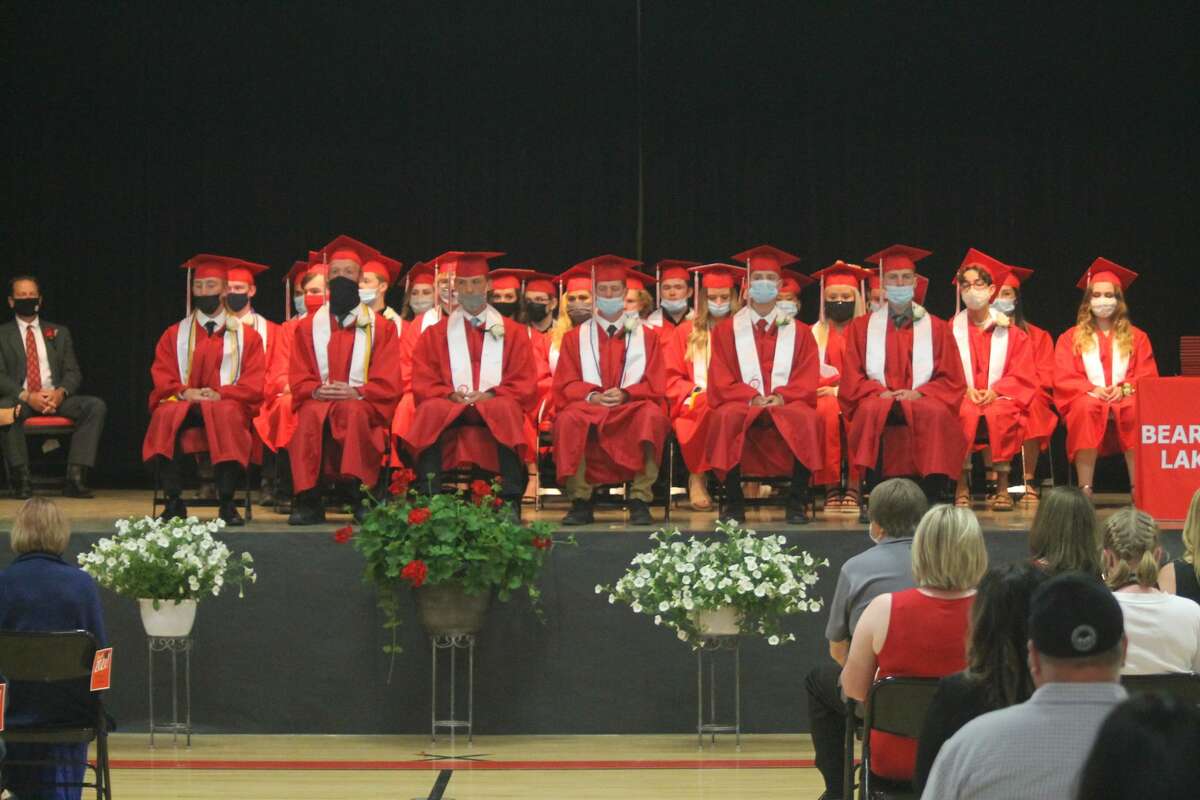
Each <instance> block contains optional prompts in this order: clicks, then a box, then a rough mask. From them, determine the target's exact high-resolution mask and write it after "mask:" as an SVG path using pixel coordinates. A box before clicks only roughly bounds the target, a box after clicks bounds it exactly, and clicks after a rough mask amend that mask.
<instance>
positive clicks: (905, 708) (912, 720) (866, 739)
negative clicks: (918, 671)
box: [843, 677, 940, 800]
mask: <svg viewBox="0 0 1200 800" xmlns="http://www.w3.org/2000/svg"><path fill="white" fill-rule="evenodd" d="M939 680H940V679H939V678H903V677H891V678H881V679H880V680H877V681H875V683H874V684H873V685H872V686H871V691H870V692H869V693H868V694H867V708H866V714H865V716H864V718H863V727H862V741H863V745H862V763H861V765H860V769H861V770H862V778H861V782H860V783H861V789H862V792H861V795H860V796H861V797H863V798H867V800H877V799H879V798H882V799H883V800H917V797H918V796H917V794H916V793H915V792H914V791H913V788H912V786H911V784H908V785H897V784H894V783H892V782H890V781H889V782H887V785H886V786H880V785H878V784H879V783H880V782H882V781H883V779H881V778H878V777H876V776H874V775H872V774H871V732H872V731H879V732H880V733H890V734H893V735H895V736H906V737H908V738H910V739H916V738H917V737H918V736H920V734H921V726H922V725H923V724H924V723H925V714H926V712H928V710H929V704H930V702H931V701H932V700H933V695H934V692H936V691H937V686H938V681H939ZM856 730H857V716H856V714H855V712H854V707H853V706H851V707H850V710H849V712H848V715H847V718H846V763H845V770H844V773H843V787H844V790H845V791H844V794H843V797H846V798H850V797H853V791H854V737H855V734H856Z"/></svg>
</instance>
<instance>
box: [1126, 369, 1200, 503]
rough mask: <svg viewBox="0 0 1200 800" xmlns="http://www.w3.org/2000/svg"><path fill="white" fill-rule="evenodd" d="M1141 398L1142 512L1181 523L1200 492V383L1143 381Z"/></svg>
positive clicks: (1139, 388) (1139, 493)
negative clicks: (1195, 496)
mask: <svg viewBox="0 0 1200 800" xmlns="http://www.w3.org/2000/svg"><path fill="white" fill-rule="evenodd" d="M1136 398H1137V425H1138V444H1137V449H1136V455H1135V459H1136V464H1137V466H1136V473H1137V477H1136V479H1135V481H1134V482H1135V484H1136V486H1137V498H1136V501H1137V505H1138V508H1140V509H1142V510H1143V511H1145V512H1146V513H1148V514H1150V515H1151V516H1152V517H1154V518H1155V519H1158V520H1182V519H1183V518H1184V517H1186V516H1187V510H1188V505H1189V504H1190V503H1191V501H1192V495H1193V494H1194V493H1195V491H1196V490H1197V489H1200V402H1197V400H1198V399H1200V378H1143V379H1142V380H1140V381H1138V385H1137V395H1136Z"/></svg>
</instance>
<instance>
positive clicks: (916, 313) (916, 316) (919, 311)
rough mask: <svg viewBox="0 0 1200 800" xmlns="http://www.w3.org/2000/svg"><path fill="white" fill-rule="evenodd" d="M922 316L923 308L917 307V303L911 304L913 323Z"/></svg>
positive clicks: (923, 313) (923, 314)
mask: <svg viewBox="0 0 1200 800" xmlns="http://www.w3.org/2000/svg"><path fill="white" fill-rule="evenodd" d="M924 316H925V306H922V305H918V304H917V303H913V304H912V318H913V321H914V322H916V321H917V320H919V319H921V318H922V317H924Z"/></svg>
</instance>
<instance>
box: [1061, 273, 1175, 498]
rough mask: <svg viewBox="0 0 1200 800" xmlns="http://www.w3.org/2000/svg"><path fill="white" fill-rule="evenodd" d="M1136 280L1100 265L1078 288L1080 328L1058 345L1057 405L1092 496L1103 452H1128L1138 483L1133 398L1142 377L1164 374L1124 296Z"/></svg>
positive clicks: (1127, 462)
mask: <svg viewBox="0 0 1200 800" xmlns="http://www.w3.org/2000/svg"><path fill="white" fill-rule="evenodd" d="M1136 279H1137V273H1136V272H1134V271H1133V270H1130V269H1126V268H1125V267H1122V266H1121V265H1120V264H1117V263H1115V262H1113V261H1109V260H1108V259H1107V258H1097V259H1096V260H1095V261H1093V262H1092V265H1091V266H1090V267H1088V270H1087V272H1086V273H1084V276H1083V278H1081V279H1080V281H1079V284H1078V286H1079V288H1080V289H1083V299H1082V300H1081V301H1080V303H1079V310H1078V311H1077V312H1076V323H1075V325H1074V327H1071V328H1068V329H1067V331H1066V332H1065V333H1064V334H1063V335H1062V336H1059V337H1058V343H1057V344H1056V345H1055V346H1054V403H1055V405H1057V406H1058V408H1059V410H1060V411H1061V412H1062V415H1063V421H1064V422H1066V424H1067V457H1068V458H1069V459H1070V460H1071V461H1072V462H1074V464H1075V473H1076V475H1077V476H1078V478H1079V488H1080V489H1082V490H1083V491H1084V492H1085V493H1086V494H1088V495H1089V496H1090V495H1091V494H1092V478H1093V476H1094V475H1095V472H1096V458H1097V456H1099V455H1111V454H1115V453H1124V454H1125V465H1126V467H1127V468H1128V469H1129V483H1130V486H1132V485H1133V476H1134V472H1133V448H1134V445H1136V444H1137V418H1136V409H1135V402H1134V401H1135V398H1134V393H1135V392H1136V391H1137V382H1138V381H1139V380H1141V379H1142V378H1153V377H1156V376H1157V375H1158V365H1157V364H1156V363H1155V361H1154V350H1153V349H1152V348H1151V346H1150V339H1149V337H1147V336H1146V334H1145V332H1143V331H1142V330H1141V329H1140V328H1137V327H1134V326H1133V325H1132V324H1131V323H1130V321H1129V306H1128V305H1126V302H1125V293H1126V292H1128V291H1129V287H1130V285H1131V284H1132V283H1133V282H1134V280H1136ZM1136 500H1137V498H1136V496H1135V497H1134V501H1135V502H1136Z"/></svg>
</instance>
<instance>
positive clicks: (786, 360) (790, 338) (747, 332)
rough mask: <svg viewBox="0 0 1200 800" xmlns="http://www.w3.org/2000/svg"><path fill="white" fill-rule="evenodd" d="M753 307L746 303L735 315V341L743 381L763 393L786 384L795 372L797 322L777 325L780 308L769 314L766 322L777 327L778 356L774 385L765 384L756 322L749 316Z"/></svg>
mask: <svg viewBox="0 0 1200 800" xmlns="http://www.w3.org/2000/svg"><path fill="white" fill-rule="evenodd" d="M752 313H753V309H751V308H750V307H749V306H746V307H745V308H743V309H742V310H741V311H738V312H737V313H736V314H734V315H733V344H734V348H735V349H736V350H737V359H738V368H739V369H740V370H741V373H742V383H745V384H746V385H748V386H750V387H751V388H752V389H754V390H755V391H756V392H758V393H759V394H760V395H762V396H763V397H766V396H767V395H768V394H773V393H774V392H775V390H776V389H777V388H779V387H781V386H786V385H787V382H788V377H789V376H790V375H791V374H792V357H793V356H794V355H795V352H796V323H795V322H794V321H791V322H788V324H786V325H779V326H775V319H776V314H777V312H776V311H775V310H772V311H771V313H770V314H769V315H768V317H767V324H768V325H771V326H775V327H776V333H775V360H774V362H773V363H772V364H771V385H770V386H769V387H764V386H763V377H762V367H761V366H760V365H759V363H758V348H757V347H756V346H755V344H754V322H752V321H751V319H750V316H751V314H752Z"/></svg>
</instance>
